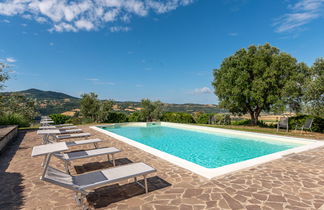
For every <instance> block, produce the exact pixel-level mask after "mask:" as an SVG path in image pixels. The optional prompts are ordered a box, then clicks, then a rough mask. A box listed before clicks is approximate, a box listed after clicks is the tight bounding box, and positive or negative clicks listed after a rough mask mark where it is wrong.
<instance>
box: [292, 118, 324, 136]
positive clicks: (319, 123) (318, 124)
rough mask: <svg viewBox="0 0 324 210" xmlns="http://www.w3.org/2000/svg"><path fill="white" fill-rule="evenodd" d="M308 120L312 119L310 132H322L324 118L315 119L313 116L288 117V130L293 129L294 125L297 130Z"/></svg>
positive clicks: (323, 130) (323, 129)
mask: <svg viewBox="0 0 324 210" xmlns="http://www.w3.org/2000/svg"><path fill="white" fill-rule="evenodd" d="M308 118H313V119H314V121H313V124H312V131H314V132H321V133H323V132H324V118H321V117H316V116H313V115H297V116H294V117H289V128H290V129H295V128H296V125H297V128H298V129H299V128H300V127H301V126H302V125H303V124H304V123H305V121H306V119H308Z"/></svg>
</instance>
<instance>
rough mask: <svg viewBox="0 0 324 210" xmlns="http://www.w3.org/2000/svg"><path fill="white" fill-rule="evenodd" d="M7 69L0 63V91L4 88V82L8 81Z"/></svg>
mask: <svg viewBox="0 0 324 210" xmlns="http://www.w3.org/2000/svg"><path fill="white" fill-rule="evenodd" d="M7 68H8V66H7V65H6V64H5V63H1V62H0V90H1V89H3V88H4V82H5V81H7V80H8V79H9V76H8V72H7V71H6V70H7Z"/></svg>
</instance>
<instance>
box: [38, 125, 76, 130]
mask: <svg viewBox="0 0 324 210" xmlns="http://www.w3.org/2000/svg"><path fill="white" fill-rule="evenodd" d="M75 128H77V126H75V125H70V126H64V127H60V126H58V127H57V126H54V125H48V126H40V127H39V128H38V129H40V130H50V129H75Z"/></svg>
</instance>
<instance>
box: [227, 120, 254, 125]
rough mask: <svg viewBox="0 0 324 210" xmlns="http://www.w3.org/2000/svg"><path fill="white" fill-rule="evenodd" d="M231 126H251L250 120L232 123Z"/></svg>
mask: <svg viewBox="0 0 324 210" xmlns="http://www.w3.org/2000/svg"><path fill="white" fill-rule="evenodd" d="M231 125H251V120H248V119H243V120H237V121H232V123H231Z"/></svg>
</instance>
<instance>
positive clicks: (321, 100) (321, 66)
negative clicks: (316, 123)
mask: <svg viewBox="0 0 324 210" xmlns="http://www.w3.org/2000/svg"><path fill="white" fill-rule="evenodd" d="M305 90H306V91H305V96H304V100H305V103H306V107H307V111H308V112H309V113H310V114H313V115H316V116H319V117H324V58H318V59H317V60H316V61H315V63H314V64H313V66H312V68H311V77H310V78H309V79H308V81H307V83H306V88H305Z"/></svg>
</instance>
